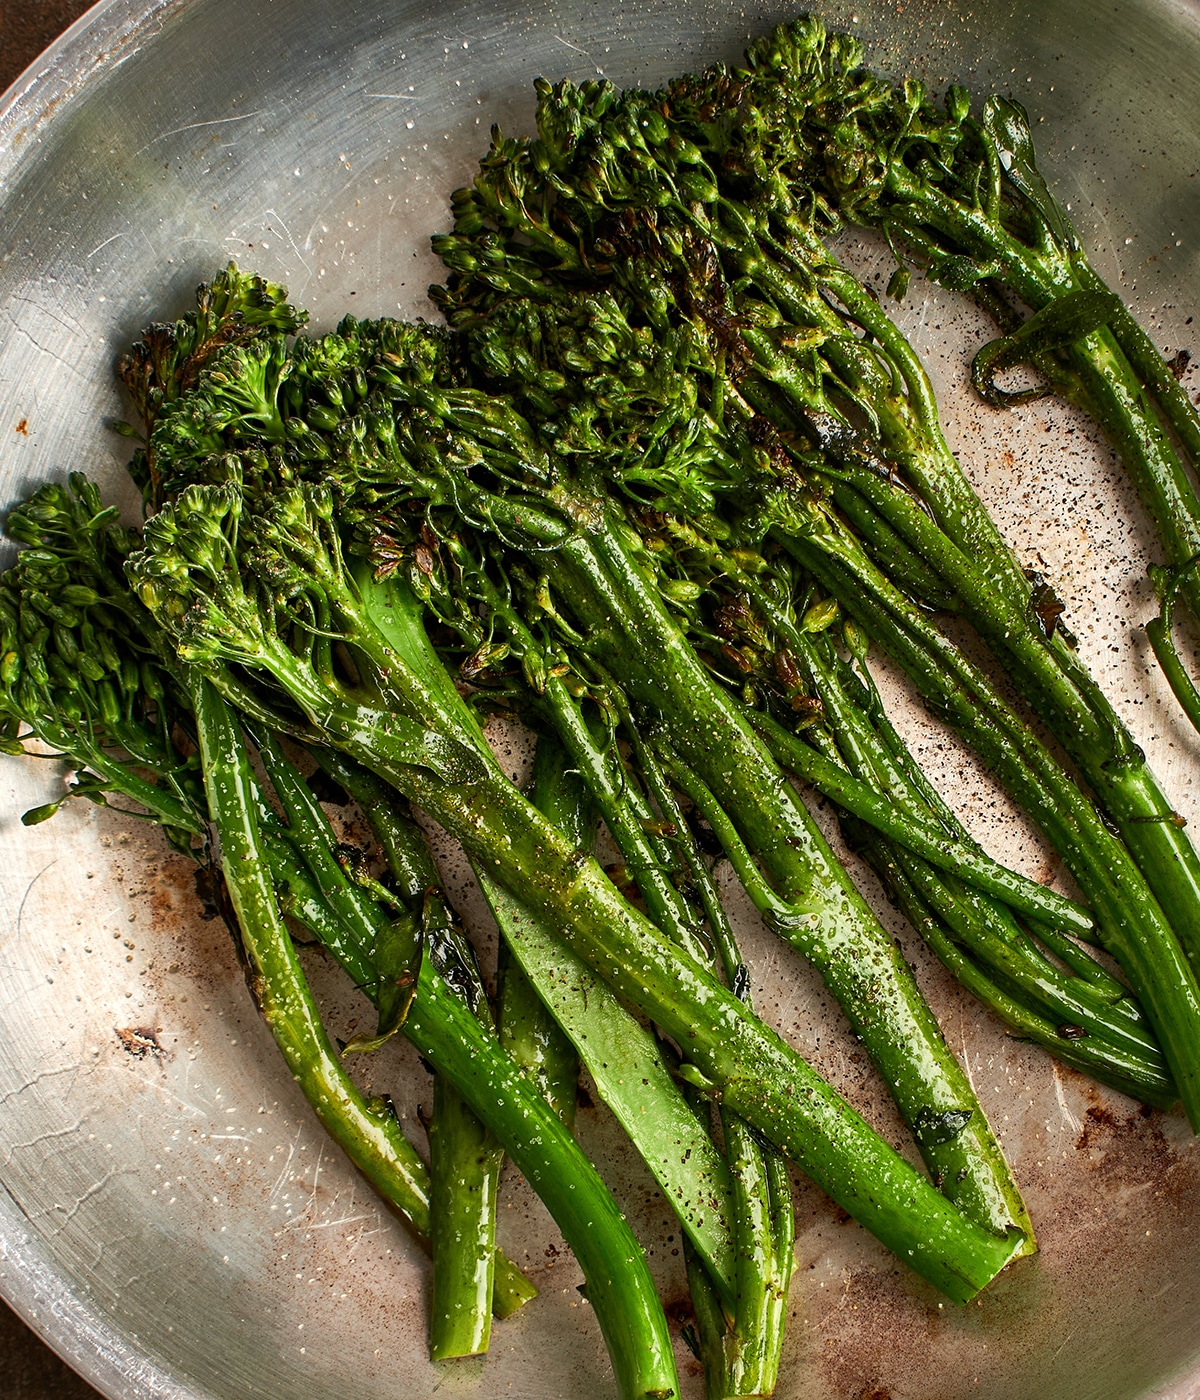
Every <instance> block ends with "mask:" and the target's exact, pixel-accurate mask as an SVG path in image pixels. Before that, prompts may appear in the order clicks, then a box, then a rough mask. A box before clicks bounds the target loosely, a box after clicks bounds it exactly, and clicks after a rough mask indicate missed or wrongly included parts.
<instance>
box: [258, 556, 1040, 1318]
mask: <svg viewBox="0 0 1200 1400" xmlns="http://www.w3.org/2000/svg"><path fill="white" fill-rule="evenodd" d="M380 587H381V588H383V585H380ZM387 591H388V592H389V593H390V594H391V598H392V602H393V608H392V611H393V613H395V614H401V613H406V614H407V618H406V619H405V620H401V621H399V622H398V623H397V624H394V625H392V626H391V627H390V629H389V633H388V636H387V637H384V636H382V635H380V634H378V633H376V634H374V635H373V636H364V635H362V634H361V633H360V632H359V631H358V630H357V629H359V628H360V627H364V626H365V625H366V624H365V619H364V617H363V615H362V612H361V609H359V608H357V607H356V608H354V609H352V611H351V612H348V613H346V614H345V615H344V617H343V619H342V622H343V625H344V626H346V627H347V634H348V645H350V646H351V648H352V649H353V650H355V651H358V650H359V649H360V648H362V647H364V645H365V653H364V662H365V661H366V660H367V659H368V658H369V659H370V660H372V661H374V660H376V659H378V660H379V661H380V662H383V663H384V665H385V667H386V669H387V674H388V679H389V684H390V686H392V687H401V690H400V693H399V694H397V695H396V698H395V700H394V702H393V703H394V704H397V705H400V706H401V708H402V709H403V710H406V711H408V712H409V713H413V712H416V713H419V714H422V716H423V717H424V719H425V720H426V722H427V723H430V724H433V725H436V726H439V727H441V728H442V729H443V730H448V731H449V732H450V733H451V734H455V735H458V736H463V735H464V734H466V733H469V722H464V720H463V718H462V717H461V714H460V713H458V712H457V711H453V710H452V709H451V708H450V707H449V705H448V704H447V703H445V702H444V701H443V698H442V696H440V695H435V693H434V690H433V688H432V687H431V686H430V685H429V684H427V683H425V682H424V681H422V680H421V678H420V676H419V675H418V674H417V669H414V668H421V666H422V655H424V656H425V657H427V658H428V664H431V665H433V666H435V667H437V668H438V669H439V670H440V669H441V668H440V664H439V663H438V662H437V658H436V655H435V654H434V653H433V650H432V647H430V646H429V643H428V639H424V646H423V648H421V647H420V646H419V645H415V647H414V649H410V650H408V651H407V652H406V653H405V655H404V657H403V658H402V657H401V655H400V654H399V653H398V652H397V651H396V650H395V641H397V640H401V639H403V640H405V641H407V642H409V643H414V641H415V639H414V634H415V631H416V629H417V628H419V625H420V624H419V618H420V611H419V609H418V608H417V607H416V605H415V603H414V601H413V600H411V598H409V599H407V600H406V598H405V590H404V588H403V587H402V586H401V585H400V584H399V583H398V582H397V581H395V580H393V581H391V582H390V584H389V585H388V586H387ZM351 624H353V626H354V628H355V631H354V632H350V631H349V627H350V625H351ZM422 636H423V633H422ZM389 638H390V639H391V640H389ZM419 653H420V654H419ZM260 664H263V665H269V666H270V668H271V670H272V674H273V675H274V676H275V679H276V681H277V682H278V683H279V684H280V685H282V686H283V688H284V689H285V691H287V692H288V693H289V694H290V695H291V696H292V698H293V699H294V701H295V702H296V703H298V704H300V705H301V707H302V708H304V709H307V712H308V714H309V718H310V720H311V721H312V722H313V723H320V724H321V725H322V726H323V728H324V729H325V731H326V733H328V735H329V737H330V740H331V741H332V742H334V743H335V744H336V745H337V746H338V747H340V748H342V749H343V750H344V751H345V752H347V753H349V754H350V755H351V756H352V757H354V758H356V759H358V760H359V761H360V762H362V763H363V764H364V765H365V766H367V767H369V768H371V769H372V770H373V771H375V772H376V773H378V774H379V775H380V776H381V777H384V778H386V779H387V780H388V781H390V782H392V783H393V785H394V786H396V787H398V788H399V789H400V791H401V792H402V793H404V795H405V796H407V797H409V798H410V799H411V800H412V801H414V802H415V803H416V804H417V805H419V806H420V807H421V808H423V809H424V810H425V811H426V812H428V813H429V814H430V816H432V817H433V818H434V820H436V821H438V822H439V823H440V824H441V825H442V826H443V827H444V828H445V829H446V830H447V831H449V832H450V833H452V834H453V835H454V836H456V837H457V838H458V839H459V840H460V841H461V842H462V844H463V846H464V847H465V848H466V850H467V852H468V854H469V855H471V856H472V857H473V858H474V859H475V861H476V862H477V863H478V864H479V865H480V866H481V867H482V868H485V869H487V870H489V871H491V872H494V874H495V876H496V877H497V879H498V880H502V881H503V882H504V884H505V885H506V887H507V888H508V890H509V892H510V894H512V895H513V896H514V897H515V898H516V899H517V900H518V901H519V902H520V903H522V904H523V905H525V906H526V907H527V908H529V909H530V911H531V912H534V913H536V914H538V915H540V916H541V917H543V918H544V919H546V920H548V921H550V922H552V923H553V924H554V925H555V926H556V928H559V929H561V931H562V937H563V938H564V939H565V940H566V941H567V942H568V944H569V945H570V946H571V947H572V948H573V949H574V950H575V951H576V952H577V953H578V954H579V955H580V956H582V957H583V958H584V960H585V961H587V962H588V963H589V964H590V965H591V966H592V967H593V968H594V969H595V970H597V971H599V972H600V973H601V974H602V975H603V977H604V979H605V980H606V981H607V982H609V983H610V985H612V986H613V988H614V990H616V991H617V992H618V993H619V994H620V995H622V996H625V997H627V998H628V999H629V1000H630V1001H631V1002H632V1003H633V1004H634V1005H635V1006H637V1007H639V1008H640V1009H641V1010H642V1011H643V1012H645V1014H647V1015H648V1016H649V1017H650V1018H651V1020H653V1021H655V1022H656V1023H657V1024H659V1025H660V1026H661V1027H662V1028H663V1029H664V1030H665V1031H666V1032H667V1033H668V1034H669V1035H671V1036H673V1037H675V1039H676V1040H677V1043H679V1044H680V1045H682V1046H684V1047H686V1053H687V1056H688V1059H689V1061H690V1062H691V1063H693V1064H694V1065H695V1068H696V1070H697V1072H698V1073H699V1074H700V1075H701V1076H703V1077H704V1078H705V1079H706V1080H707V1081H708V1082H710V1083H711V1084H712V1086H713V1090H712V1091H713V1092H714V1093H719V1094H720V1095H721V1096H722V1099H723V1101H724V1102H725V1103H726V1105H727V1106H729V1107H731V1108H732V1109H734V1111H736V1112H738V1113H739V1114H741V1115H742V1116H743V1117H745V1118H746V1119H747V1120H748V1121H749V1122H750V1123H752V1124H753V1125H754V1126H755V1127H757V1128H758V1129H759V1131H760V1132H762V1133H764V1134H765V1135H766V1136H767V1137H768V1139H770V1140H771V1141H773V1142H775V1143H776V1144H777V1145H778V1146H779V1147H781V1148H782V1149H783V1150H784V1151H785V1152H787V1153H788V1155H789V1156H791V1157H792V1158H793V1160H795V1161H796V1162H797V1163H798V1164H799V1165H800V1166H801V1167H802V1169H803V1170H805V1171H806V1172H808V1174H809V1175H810V1176H811V1177H812V1178H813V1179H814V1180H815V1181H816V1182H817V1183H818V1185H820V1186H821V1188H822V1189H823V1190H825V1191H827V1192H828V1194H830V1195H832V1196H833V1198H834V1199H835V1200H837V1201H838V1202H839V1203H840V1204H841V1205H843V1207H844V1208H845V1209H846V1210H847V1211H848V1212H849V1213H850V1214H852V1215H854V1216H855V1217H856V1218H857V1219H859V1220H860V1221H861V1222H862V1223H863V1224H864V1225H865V1226H866V1227H867V1228H868V1229H869V1230H871V1231H872V1232H873V1233H875V1234H876V1235H877V1236H878V1237H879V1238H881V1239H882V1240H884V1241H885V1242H886V1243H887V1244H888V1245H889V1247H891V1248H892V1249H894V1251H895V1252H896V1253H897V1255H898V1256H899V1257H900V1258H901V1259H902V1260H904V1261H905V1262H906V1263H908V1264H909V1265H910V1266H911V1267H913V1268H914V1269H916V1270H917V1271H918V1272H920V1273H921V1274H922V1275H923V1276H924V1277H926V1278H927V1279H929V1280H930V1282H932V1283H934V1284H935V1285H936V1286H937V1287H939V1288H941V1289H942V1290H943V1291H944V1292H946V1293H947V1295H948V1296H950V1297H952V1298H955V1299H965V1298H968V1297H970V1296H972V1295H973V1294H974V1293H975V1292H976V1291H978V1289H979V1288H981V1287H983V1286H985V1284H986V1283H987V1282H988V1281H989V1280H990V1279H991V1278H993V1277H994V1276H995V1274H996V1273H997V1272H998V1271H999V1270H1000V1269H1001V1268H1003V1266H1004V1264H1005V1263H1006V1262H1007V1261H1008V1260H1009V1259H1010V1258H1011V1257H1012V1254H1013V1252H1014V1250H1015V1249H1016V1248H1018V1247H1019V1245H1020V1243H1021V1241H1022V1240H1023V1238H1024V1236H1023V1234H1021V1233H1020V1232H1014V1233H1013V1236H1012V1237H1011V1238H1010V1237H1004V1238H1000V1237H997V1236H996V1235H995V1234H993V1233H992V1232H991V1231H990V1230H988V1229H985V1228H983V1227H982V1226H979V1225H976V1224H974V1223H973V1222H972V1221H970V1220H968V1219H967V1218H966V1217H965V1216H964V1215H963V1214H962V1213H961V1212H960V1211H958V1210H957V1209H956V1208H955V1206H954V1205H953V1204H952V1203H951V1202H949V1201H947V1200H946V1199H945V1198H944V1197H942V1196H941V1195H940V1194H939V1193H938V1192H937V1191H936V1190H934V1188H933V1187H932V1186H930V1185H929V1183H928V1182H926V1181H924V1180H923V1179H922V1178H921V1177H919V1176H918V1175H917V1174H916V1173H915V1172H914V1171H913V1169H912V1168H911V1167H909V1166H908V1165H907V1164H906V1163H904V1162H903V1160H902V1159H901V1158H899V1157H898V1156H897V1155H896V1154H895V1153H894V1152H893V1151H892V1150H891V1149H890V1148H888V1147H887V1146H886V1145H885V1144H884V1143H882V1142H881V1140H880V1139H879V1138H878V1137H877V1136H876V1135H875V1134H874V1133H873V1132H872V1131H871V1130H870V1129H869V1128H867V1126H866V1125H865V1124H864V1123H863V1122H862V1120H861V1119H860V1118H858V1116H857V1115H856V1114H854V1113H853V1112H852V1111H851V1110H850V1109H849V1108H848V1107H847V1106H846V1105H845V1104H844V1103H843V1102H842V1101H841V1099H840V1098H839V1097H838V1096H837V1095H836V1094H835V1093H834V1092H833V1091H832V1090H831V1089H830V1088H829V1086H828V1085H826V1084H825V1083H824V1081H823V1080H821V1079H820V1077H819V1076H817V1075H816V1074H815V1073H814V1072H813V1071H812V1070H811V1068H810V1067H809V1066H808V1065H806V1064H805V1063H804V1061H803V1060H801V1059H800V1057H799V1056H797V1055H796V1054H795V1052H794V1051H792V1050H791V1049H790V1048H789V1047H787V1046H786V1045H785V1044H784V1042H783V1041H782V1040H780V1038H779V1037H778V1036H777V1035H775V1034H774V1032H772V1031H770V1030H769V1029H768V1028H767V1027H765V1026H763V1024H762V1023H761V1022H760V1021H758V1020H757V1018H755V1017H753V1016H751V1015H750V1014H749V1013H748V1012H747V1011H746V1009H745V1008H744V1007H743V1006H742V1005H741V1003H740V1002H738V1001H737V999H736V998H734V997H733V996H732V995H731V994H730V993H729V992H728V991H726V990H725V989H724V988H722V987H721V986H720V985H719V984H718V983H716V982H715V980H714V979H713V978H712V976H711V974H709V973H707V972H706V971H705V970H704V969H703V968H701V967H700V966H699V965H697V964H695V963H694V962H693V961H692V960H691V959H690V958H688V957H687V955H686V954H684V953H682V952H681V951H680V950H679V949H677V948H675V947H674V946H672V945H671V944H670V943H668V942H667V941H666V940H665V939H664V938H663V936H662V935H661V934H660V933H658V931H657V930H656V929H654V927H653V925H651V924H650V923H649V921H648V920H646V919H645V918H644V917H643V916H641V915H639V914H637V912H636V911H634V910H633V909H631V908H630V907H629V905H628V904H627V903H626V902H625V901H624V900H622V899H621V898H620V896H619V895H618V894H617V892H616V890H615V889H614V888H613V886H612V884H611V882H610V881H608V879H607V878H606V877H605V876H604V873H603V871H602V870H601V869H600V867H599V865H598V864H597V863H596V862H595V860H594V859H590V858H587V857H585V856H583V854H582V853H581V852H580V851H579V849H578V847H577V846H575V845H574V844H573V843H570V842H568V841H567V840H566V839H565V838H564V837H563V836H562V835H561V833H559V832H558V831H557V829H556V828H554V827H552V826H551V825H550V824H549V823H547V822H546V821H545V819H544V818H542V817H541V816H540V815H539V814H538V813H537V812H536V809H534V808H532V807H531V806H530V804H529V803H528V802H527V801H526V800H525V799H524V798H523V797H522V796H521V795H520V794H519V793H518V792H517V791H516V790H515V789H514V788H513V786H512V784H511V783H510V782H509V781H508V780H507V778H506V777H505V776H504V774H503V772H502V771H501V770H500V769H499V767H498V765H496V764H495V763H494V761H493V762H492V763H491V764H490V765H488V766H487V768H486V771H485V772H484V773H483V774H482V775H481V776H480V777H477V778H474V779H472V780H470V781H467V782H451V781H450V780H448V779H446V778H443V777H440V776H439V775H438V774H437V773H436V772H435V771H434V770H432V769H430V768H427V767H424V766H421V765H418V764H414V763H412V762H411V761H410V759H409V757H408V754H409V750H408V748H407V746H402V749H401V751H400V752H399V753H397V754H396V756H395V757H393V756H391V755H390V754H389V752H388V747H389V745H388V742H387V730H386V724H385V723H384V722H383V721H382V719H381V718H380V717H379V714H378V712H376V711H375V710H373V709H369V710H368V711H367V713H366V714H364V715H362V716H361V717H360V716H359V715H358V713H357V711H356V708H355V707H354V706H353V705H352V704H349V703H347V702H344V701H338V702H337V703H335V704H331V698H330V695H329V693H328V692H327V691H323V689H322V688H321V687H320V686H319V685H318V683H317V682H316V681H315V679H313V678H311V677H310V676H309V675H306V674H305V673H304V671H303V670H302V669H301V668H300V667H299V666H298V665H297V663H296V662H295V659H294V658H285V657H283V656H282V655H281V654H280V652H279V651H277V650H275V649H271V650H269V651H268V652H267V653H266V654H264V656H263V657H262V661H261V663H260ZM442 674H443V675H444V674H445V673H444V671H443V672H442ZM458 704H459V706H463V702H462V701H461V699H459V700H458ZM463 708H465V706H463ZM364 721H365V723H364ZM410 1020H411V1017H410ZM460 1087H461V1086H460ZM547 1112H548V1113H549V1109H548V1108H547Z"/></svg>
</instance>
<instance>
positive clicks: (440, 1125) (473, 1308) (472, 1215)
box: [427, 1074, 504, 1361]
mask: <svg viewBox="0 0 1200 1400" xmlns="http://www.w3.org/2000/svg"><path fill="white" fill-rule="evenodd" d="M427 1131H428V1134H429V1179H430V1181H431V1182H432V1188H433V1189H432V1191H431V1194H430V1220H431V1244H432V1247H433V1286H432V1289H431V1291H430V1302H429V1355H430V1357H431V1358H432V1359H433V1360H434V1361H446V1360H449V1359H450V1358H453V1357H458V1356H478V1355H481V1354H482V1353H483V1352H486V1351H487V1349H488V1342H489V1341H490V1339H491V1330H492V1281H493V1266H494V1260H495V1256H496V1196H497V1192H498V1189H499V1185H500V1165H501V1163H502V1161H503V1158H504V1152H503V1149H502V1148H501V1147H500V1145H499V1144H498V1143H497V1141H496V1139H495V1137H494V1136H493V1135H492V1133H491V1132H489V1130H488V1129H487V1128H485V1127H484V1125H483V1124H482V1123H481V1122H480V1121H479V1119H478V1118H477V1117H476V1116H475V1114H474V1113H472V1112H471V1110H470V1109H469V1108H468V1107H467V1105H466V1103H465V1101H464V1100H463V1097H462V1095H461V1094H460V1093H459V1092H458V1090H457V1089H456V1088H455V1087H454V1085H453V1084H451V1083H449V1082H448V1081H447V1080H446V1078H445V1076H444V1075H441V1074H435V1075H434V1077H433V1117H432V1119H431V1120H430V1121H429V1123H428V1125H427Z"/></svg>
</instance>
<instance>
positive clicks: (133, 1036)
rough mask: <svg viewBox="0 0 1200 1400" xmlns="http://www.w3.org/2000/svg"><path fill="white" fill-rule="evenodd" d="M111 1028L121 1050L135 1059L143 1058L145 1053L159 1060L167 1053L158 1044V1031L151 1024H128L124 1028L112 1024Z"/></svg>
mask: <svg viewBox="0 0 1200 1400" xmlns="http://www.w3.org/2000/svg"><path fill="white" fill-rule="evenodd" d="M113 1029H114V1031H115V1032H116V1036H117V1039H118V1040H119V1041H120V1042H121V1048H122V1050H124V1051H125V1053H126V1054H127V1055H132V1056H133V1058H134V1059H135V1060H144V1059H145V1058H146V1056H147V1055H153V1056H154V1058H155V1059H156V1060H160V1059H162V1057H163V1056H164V1055H165V1054H166V1053H167V1052H166V1051H165V1050H164V1049H163V1047H162V1046H161V1045H160V1044H159V1040H158V1032H157V1031H156V1030H155V1029H154V1028H153V1027H152V1026H128V1027H125V1028H124V1029H123V1028H122V1027H120V1026H114V1027H113Z"/></svg>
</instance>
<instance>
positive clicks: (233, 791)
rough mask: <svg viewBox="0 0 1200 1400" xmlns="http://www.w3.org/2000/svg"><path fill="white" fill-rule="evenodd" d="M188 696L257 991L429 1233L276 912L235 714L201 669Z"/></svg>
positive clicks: (346, 1132)
mask: <svg viewBox="0 0 1200 1400" xmlns="http://www.w3.org/2000/svg"><path fill="white" fill-rule="evenodd" d="M192 704H193V709H194V712H195V716H196V732H197V737H198V740H199V743H200V751H201V755H202V757H203V765H204V775H205V789H206V791H207V794H208V802H209V813H210V816H211V818H212V823H213V826H214V828H215V829H216V833H217V836H218V838H219V840H220V843H221V857H222V870H223V872H224V875H225V884H226V888H227V889H228V891H229V898H230V903H231V904H232V906H233V910H234V913H235V914H236V915H237V921H238V928H239V930H240V933H241V939H242V947H243V949H244V950H245V954H246V961H247V970H248V978H249V982H250V989H251V992H252V993H253V995H254V999H255V1001H256V1002H257V1004H258V1007H259V1009H260V1010H261V1011H262V1014H263V1018H264V1020H265V1021H266V1023H267V1025H268V1027H269V1028H270V1031H271V1034H272V1035H273V1036H274V1037H275V1043H276V1044H277V1045H278V1046H279V1048H280V1050H281V1052H282V1053H283V1057H284V1059H285V1061H286V1062H287V1065H288V1068H289V1070H290V1071H291V1073H292V1076H293V1077H294V1078H295V1080H296V1082H297V1084H298V1085H299V1086H300V1089H301V1091H302V1092H303V1094H304V1097H305V1098H306V1099H307V1100H308V1102H309V1103H310V1104H311V1105H312V1108H313V1110H314V1112H315V1113H316V1115H317V1117H318V1118H319V1119H320V1120H321V1123H322V1125H323V1126H324V1128H325V1129H326V1131H327V1132H328V1133H329V1134H330V1136H331V1137H332V1138H333V1140H334V1141H335V1142H336V1143H337V1144H338V1145H339V1147H341V1148H342V1149H343V1151H344V1152H345V1153H346V1155H347V1156H348V1157H349V1158H350V1160H351V1162H353V1163H354V1165H355V1166H356V1167H357V1168H358V1170H359V1171H361V1172H362V1173H363V1175H364V1176H365V1177H366V1178H367V1180H368V1181H369V1182H370V1183H371V1185H372V1186H374V1187H375V1189H376V1190H377V1191H378V1192H379V1194H380V1195H381V1196H382V1197H383V1198H384V1200H386V1201H391V1202H394V1203H395V1204H396V1206H397V1208H398V1209H399V1210H401V1211H402V1212H403V1214H404V1215H405V1216H406V1217H407V1218H408V1219H410V1220H411V1221H412V1222H413V1225H414V1226H415V1228H416V1229H417V1230H418V1232H420V1233H422V1234H424V1235H426V1236H428V1233H429V1194H428V1177H427V1175H426V1172H425V1168H424V1164H423V1163H422V1162H421V1160H420V1158H419V1157H417V1155H416V1152H415V1149H414V1148H413V1147H412V1146H411V1144H410V1143H409V1142H408V1139H407V1138H405V1136H404V1134H403V1133H402V1132H401V1131H400V1125H399V1123H398V1122H397V1121H396V1117H395V1115H394V1114H393V1113H392V1112H391V1110H390V1108H387V1107H378V1108H377V1107H373V1106H372V1105H371V1104H369V1103H368V1102H367V1101H366V1100H365V1099H364V1098H363V1096H362V1095H361V1094H360V1093H359V1091H358V1089H357V1088H356V1087H355V1085H354V1083H353V1082H352V1081H351V1079H350V1077H349V1076H348V1075H347V1074H346V1071H345V1070H344V1069H343V1068H342V1064H341V1060H340V1059H339V1057H338V1055H337V1052H336V1051H335V1050H334V1048H333V1046H332V1045H331V1044H330V1041H329V1037H328V1036H327V1035H326V1033H325V1028H324V1026H323V1025H322V1024H321V1019H320V1016H319V1015H318V1013H317V1009H316V1005H315V1003H314V1001H313V996H312V993H311V991H310V990H309V987H308V982H307V979H306V978H305V976H304V972H303V970H302V968H301V967H300V963H299V960H298V959H297V957H296V950H295V948H294V947H293V946H292V941H291V939H290V938H289V937H288V934H287V931H286V930H285V928H284V926H283V921H282V920H281V918H280V916H279V908H278V905H277V903H276V899H275V891H274V888H273V886H272V883H271V879H270V876H269V874H268V872H267V869H266V867H265V864H264V862H263V860H262V856H261V842H260V836H259V829H258V820H257V815H256V813H257V804H258V797H257V793H256V789H255V783H254V778H253V775H252V773H251V771H250V765H249V763H248V761H247V756H246V747H245V744H244V742H243V740H242V737H241V734H240V732H239V729H238V725H237V722H236V720H235V719H234V717H233V715H232V713H231V712H230V711H229V709H228V707H227V706H226V704H225V702H224V701H223V700H222V699H221V697H220V696H219V694H218V693H217V691H216V690H215V689H214V687H213V686H212V685H211V684H209V682H208V681H206V680H204V679H202V678H201V677H199V676H197V677H195V679H194V682H193V689H192Z"/></svg>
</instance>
